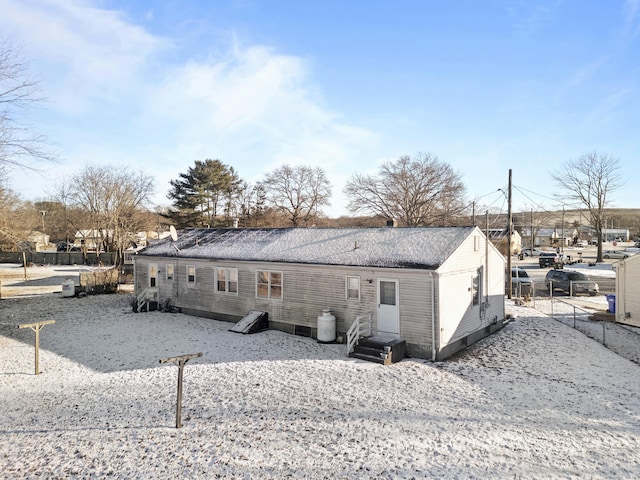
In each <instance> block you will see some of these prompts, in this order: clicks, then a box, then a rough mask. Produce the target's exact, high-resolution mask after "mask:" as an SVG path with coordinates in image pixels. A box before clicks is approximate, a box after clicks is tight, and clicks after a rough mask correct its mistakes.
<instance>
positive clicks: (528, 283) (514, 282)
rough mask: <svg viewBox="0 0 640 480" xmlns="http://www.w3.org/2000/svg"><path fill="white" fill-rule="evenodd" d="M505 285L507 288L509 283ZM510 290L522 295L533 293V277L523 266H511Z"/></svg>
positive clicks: (526, 295)
mask: <svg viewBox="0 0 640 480" xmlns="http://www.w3.org/2000/svg"><path fill="white" fill-rule="evenodd" d="M508 281H509V280H507V282H508ZM505 287H506V288H508V287H509V284H508V283H507V284H506V285H505ZM511 292H512V293H515V294H518V295H522V296H524V297H528V296H530V295H531V294H532V293H533V279H532V278H531V277H530V276H529V274H528V273H527V271H526V270H525V269H524V268H520V267H513V268H512V269H511Z"/></svg>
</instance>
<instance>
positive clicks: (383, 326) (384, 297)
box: [378, 279, 400, 335]
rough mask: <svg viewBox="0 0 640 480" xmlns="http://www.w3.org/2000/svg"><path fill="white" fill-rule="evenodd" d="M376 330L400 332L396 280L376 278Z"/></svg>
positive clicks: (392, 332) (397, 333)
mask: <svg viewBox="0 0 640 480" xmlns="http://www.w3.org/2000/svg"><path fill="white" fill-rule="evenodd" d="M378 332H380V333H391V334H393V335H399V334H400V315H399V310H398V280H388V279H379V280H378Z"/></svg>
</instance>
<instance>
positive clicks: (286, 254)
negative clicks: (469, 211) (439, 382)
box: [134, 227, 505, 360]
mask: <svg viewBox="0 0 640 480" xmlns="http://www.w3.org/2000/svg"><path fill="white" fill-rule="evenodd" d="M174 238H175V241H174V240H172V239H171V238H169V239H165V240H163V241H160V242H158V243H154V244H152V245H149V246H148V247H147V248H146V249H144V250H142V251H141V252H139V253H138V254H137V255H136V256H135V261H134V278H135V292H136V295H137V296H138V299H141V298H142V299H144V298H145V297H146V296H148V295H149V294H151V295H152V296H154V297H155V299H156V300H157V301H158V303H159V304H160V305H164V304H167V303H168V304H170V305H171V306H172V307H174V308H178V309H180V310H181V311H182V312H183V313H188V314H192V315H199V316H205V317H209V318H215V319H218V320H227V321H233V322H238V321H239V320H240V319H242V318H243V317H244V316H245V315H247V314H248V313H249V312H253V311H260V312H267V314H268V320H269V327H270V328H273V329H278V330H283V331H286V332H289V333H293V334H301V335H307V336H311V337H314V338H317V333H318V328H317V327H318V317H319V315H320V314H321V313H322V311H323V310H325V309H329V310H330V311H331V313H332V314H333V315H334V316H335V317H336V320H335V328H336V331H337V339H338V340H340V339H341V338H342V339H344V337H345V334H346V332H347V331H348V330H349V329H350V327H352V326H353V325H354V322H355V319H356V318H361V317H362V316H368V317H369V318H370V319H371V323H372V329H373V331H374V332H376V333H378V334H385V335H389V336H392V337H394V338H399V339H403V340H404V341H406V349H407V352H408V354H409V355H411V356H414V357H419V358H429V359H433V360H440V359H444V358H446V357H448V356H450V355H451V354H453V353H455V352H457V351H459V350H461V349H463V348H465V347H466V346H467V345H469V344H471V343H473V342H475V341H477V340H479V339H480V338H483V337H485V336H487V335H489V334H491V333H493V332H494V331H496V330H497V329H499V328H501V327H502V324H503V320H504V318H505V314H504V284H505V280H504V278H505V277H504V275H505V259H504V257H503V256H502V255H501V254H500V252H499V251H498V250H497V249H496V248H495V247H494V246H493V245H492V244H491V242H487V241H486V237H485V235H484V234H483V233H482V231H481V230H480V229H479V228H477V227H447V228H390V227H387V228H345V229H341V228H327V229H324V228H284V229H282V228H262V229H234V228H231V229H189V230H185V231H182V232H180V234H178V235H174ZM145 292H146V293H145Z"/></svg>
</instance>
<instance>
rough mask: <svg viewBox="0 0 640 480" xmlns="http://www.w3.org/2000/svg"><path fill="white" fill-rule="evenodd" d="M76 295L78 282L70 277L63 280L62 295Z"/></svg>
mask: <svg viewBox="0 0 640 480" xmlns="http://www.w3.org/2000/svg"><path fill="white" fill-rule="evenodd" d="M75 295H76V282H74V281H73V280H71V279H70V278H68V279H67V280H65V281H64V282H62V296H63V297H74V296H75Z"/></svg>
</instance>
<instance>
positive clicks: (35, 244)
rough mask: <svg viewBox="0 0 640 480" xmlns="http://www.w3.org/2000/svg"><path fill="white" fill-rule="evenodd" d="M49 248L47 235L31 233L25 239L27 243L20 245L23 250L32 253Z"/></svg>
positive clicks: (36, 232)
mask: <svg viewBox="0 0 640 480" xmlns="http://www.w3.org/2000/svg"><path fill="white" fill-rule="evenodd" d="M48 246H49V235H47V234H45V233H43V232H38V231H33V232H31V233H30V234H29V236H28V237H27V241H26V242H23V244H22V245H21V247H22V249H23V250H31V251H34V252H40V251H42V250H46V249H47V247H48Z"/></svg>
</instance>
